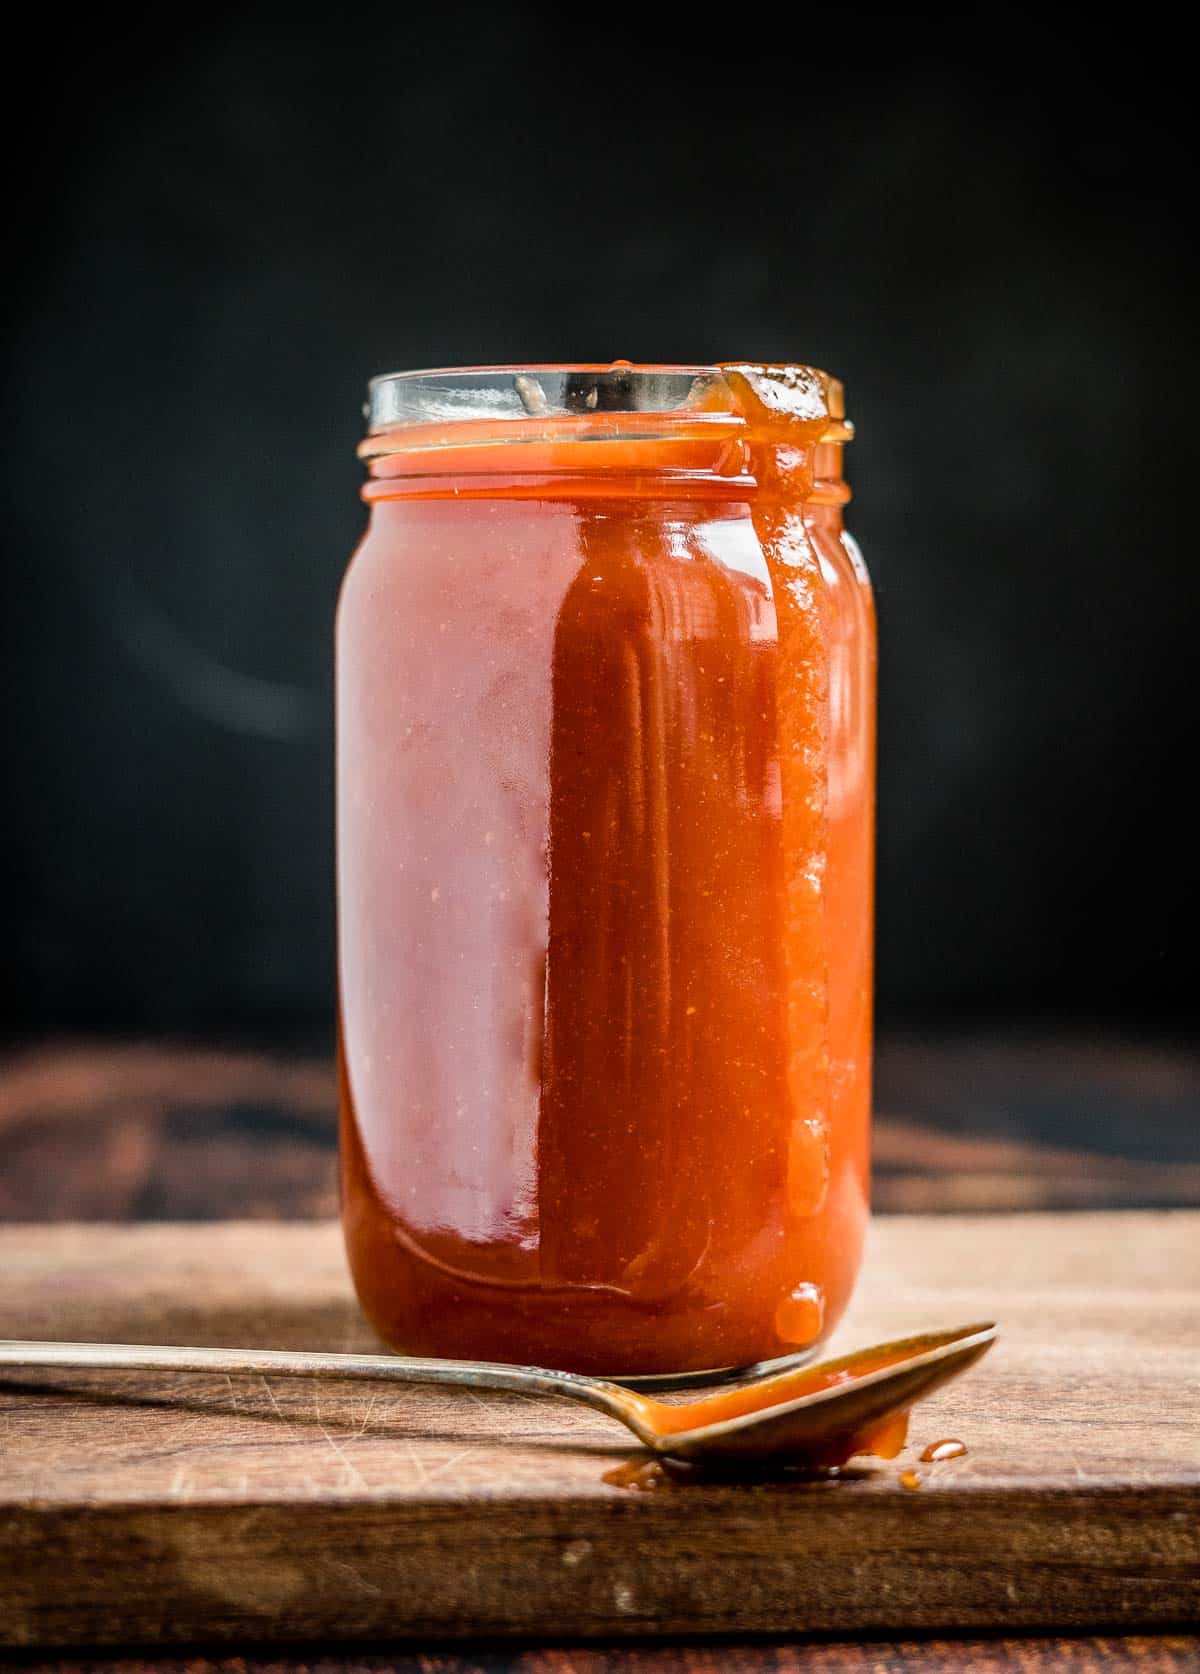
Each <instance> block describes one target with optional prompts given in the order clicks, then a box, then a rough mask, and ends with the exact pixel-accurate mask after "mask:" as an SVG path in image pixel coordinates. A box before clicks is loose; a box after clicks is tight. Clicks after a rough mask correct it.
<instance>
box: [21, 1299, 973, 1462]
mask: <svg viewBox="0 0 1200 1674" xmlns="http://www.w3.org/2000/svg"><path fill="white" fill-rule="evenodd" d="M995 1337H996V1327H995V1326H994V1325H969V1326H966V1327H964V1328H963V1329H961V1330H958V1331H936V1332H930V1333H927V1334H925V1335H924V1336H920V1337H906V1338H903V1339H901V1340H899V1341H897V1342H894V1343H881V1344H878V1345H877V1346H876V1347H874V1348H868V1349H860V1350H859V1351H858V1352H857V1353H856V1354H847V1355H843V1356H841V1358H840V1359H836V1360H827V1361H824V1362H823V1363H822V1364H821V1365H819V1366H809V1365H805V1366H801V1367H796V1368H793V1369H792V1370H790V1371H784V1372H775V1373H772V1374H771V1375H770V1376H767V1377H759V1378H755V1379H753V1380H752V1381H750V1382H748V1383H742V1384H739V1385H737V1386H735V1387H733V1388H731V1389H724V1390H722V1391H721V1392H719V1393H717V1394H713V1395H707V1396H702V1397H701V1398H700V1399H698V1400H696V1401H693V1402H689V1403H686V1404H681V1405H674V1404H671V1403H669V1402H666V1401H657V1400H654V1399H653V1398H652V1397H650V1396H648V1395H640V1394H637V1393H635V1392H634V1391H633V1390H631V1389H623V1388H622V1387H621V1386H620V1385H619V1384H616V1383H609V1382H607V1381H605V1380H604V1379H600V1378H586V1377H580V1376H578V1375H577V1374H576V1373H574V1372H551V1371H545V1370H543V1369H542V1368H540V1367H537V1366H502V1365H492V1364H490V1363H488V1362H486V1361H473V1360H413V1359H409V1358H406V1357H403V1356H400V1355H386V1354H321V1353H312V1352H307V1351H293V1350H290V1349H226V1348H169V1347H158V1346H149V1345H141V1344H137V1343H35V1342H16V1341H7V1340H0V1369H2V1368H3V1367H5V1366H11V1367H15V1368H19V1369H20V1370H22V1371H27V1370H30V1369H31V1368H34V1367H39V1368H41V1367H56V1368H70V1369H73V1370H78V1371H102V1370H113V1371H127V1372H222V1373H227V1374H229V1375H231V1376H232V1375H233V1374H235V1373H242V1372H260V1373H261V1372H272V1373H274V1374H275V1375H276V1376H283V1377H322V1378H373V1379H380V1380H382V1381H385V1382H392V1383H447V1384H459V1385H461V1386H463V1387H465V1388H468V1389H512V1390H516V1391H518V1392H519V1393H520V1394H523V1395H565V1396H566V1397H567V1399H568V1400H572V1401H582V1402H583V1404H584V1405H585V1406H588V1407H594V1408H596V1409H597V1411H599V1412H603V1413H606V1414H607V1415H608V1417H609V1418H615V1419H617V1420H618V1422H620V1423H621V1424H624V1425H625V1426H626V1427H627V1428H628V1429H630V1430H632V1431H633V1433H634V1435H635V1436H636V1437H637V1439H638V1440H639V1441H640V1442H641V1443H642V1444H643V1446H645V1447H648V1448H650V1449H651V1451H652V1452H654V1453H657V1454H659V1455H666V1456H668V1457H670V1458H674V1459H687V1460H706V1461H707V1460H712V1461H717V1460H722V1461H742V1462H746V1463H752V1462H753V1463H758V1464H762V1463H764V1462H767V1461H774V1462H778V1463H786V1462H787V1461H789V1460H796V1461H801V1462H803V1461H805V1460H812V1459H821V1460H826V1459H827V1458H828V1456H829V1453H830V1449H831V1448H832V1449H833V1450H834V1451H835V1452H836V1451H838V1449H839V1446H840V1448H841V1454H842V1457H843V1458H845V1457H849V1454H850V1453H852V1452H857V1451H859V1449H858V1447H856V1446H854V1445H852V1444H853V1443H854V1442H856V1441H857V1440H859V1439H860V1438H866V1437H869V1436H870V1434H871V1433H872V1432H873V1431H875V1430H877V1429H878V1428H879V1427H880V1426H881V1425H883V1424H885V1423H886V1421H887V1420H888V1419H889V1418H894V1417H896V1416H897V1415H898V1414H901V1413H906V1412H907V1411H908V1409H909V1408H910V1407H911V1406H912V1405H913V1403H914V1402H915V1401H919V1400H921V1399H922V1397H923V1396H926V1395H928V1394H930V1393H931V1392H932V1391H933V1390H934V1389H936V1388H938V1387H939V1385H941V1384H943V1383H946V1382H947V1381H948V1380H949V1379H950V1378H952V1377H956V1376H957V1375H958V1373H959V1372H963V1371H965V1370H966V1368H967V1367H968V1366H969V1365H971V1363H972V1362H973V1361H975V1360H978V1359H979V1357H980V1355H981V1354H984V1353H985V1352H986V1351H987V1349H989V1348H990V1347H991V1345H992V1343H993V1342H994V1341H995ZM747 1408H749V1409H750V1410H747ZM722 1409H724V1410H722ZM731 1409H732V1410H731ZM689 1419H690V1420H691V1422H689ZM847 1450H848V1451H847Z"/></svg>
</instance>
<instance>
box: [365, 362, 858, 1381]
mask: <svg viewBox="0 0 1200 1674" xmlns="http://www.w3.org/2000/svg"><path fill="white" fill-rule="evenodd" d="M368 417H369V434H368V437H367V440H366V441H365V443H364V444H363V446H362V448H361V450H360V451H361V453H362V456H363V457H364V459H365V460H366V462H367V466H368V469H369V481H368V482H367V484H366V486H365V488H364V497H365V499H366V501H367V502H368V504H369V506H370V522H369V526H368V528H367V532H366V535H365V538H364V540H363V542H362V545H361V546H360V547H359V550H358V552H357V554H356V555H355V557H354V560H353V562H352V564H351V566H350V569H349V572H348V574H347V577H346V581H345V584H344V587H343V590H342V596H341V601H340V605H339V610H338V627H337V703H338V723H337V748H338V816H337V817H338V895H339V977H340V1005H341V1018H340V1023H341V1056H342V1115H341V1120H342V1191H343V1221H344V1227H345V1235H346V1244H347V1249H348V1251H349V1258H350V1265H351V1269H352V1272H353V1275H354V1280H355V1284H356V1286H357V1289H358V1294H359V1297H360V1299H361V1302H362V1305H363V1307H364V1309H365V1311H366V1313H367V1314H368V1316H369V1317H370V1319H371V1320H372V1322H373V1323H374V1325H375V1326H376V1328H377V1329H378V1330H379V1331H380V1333H381V1334H382V1335H383V1336H384V1337H385V1338H386V1339H387V1341H388V1342H389V1343H391V1344H393V1345H394V1346H395V1347H396V1348H398V1349H401V1350H405V1351H408V1352H411V1353H416V1354H424V1355H440V1356H463V1357H468V1358H472V1359H485V1360H499V1361H516V1362H526V1363H536V1364H542V1365H546V1366H554V1367H562V1368H566V1369H569V1370H574V1371H579V1372H592V1373H602V1374H608V1375H612V1376H623V1375H625V1376H631V1375H636V1376H645V1375H667V1374H680V1373H685V1372H690V1371H697V1370H702V1369H713V1370H716V1369H723V1368H729V1367H736V1366H741V1365H745V1364H748V1363H750V1362H755V1361H758V1360H761V1359H765V1358H769V1357H774V1356H778V1355H783V1354H790V1353H795V1352H797V1351H798V1350H802V1349H804V1348H806V1347H808V1346H810V1345H812V1344H814V1343H816V1342H817V1341H819V1340H820V1339H821V1338H822V1337H823V1336H824V1335H825V1334H826V1333H827V1332H828V1331H829V1330H830V1329H831V1327H832V1326H833V1324H834V1322H835V1321H836V1320H837V1318H838V1316H839V1315H840V1314H841V1312H842V1311H843V1309H844V1308H845V1306H846V1302H847V1300H848V1298H849V1296H850V1292H851V1289H852V1286H853V1283H854V1279H855V1276H856V1273H857V1269H858V1265H859V1260H860V1255H861V1250H862V1243H863V1236H864V1231H865V1225H866V1218H867V1191H868V1121H869V1098H870V1093H869V1074H870V1033H871V937H872V930H871V921H872V865H873V862H872V843H873V801H874V673H875V649H874V617H873V609H872V603H871V595H870V589H869V584H868V580H867V576H866V571H865V569H864V567H863V564H862V560H861V558H860V556H859V554H858V551H857V548H856V547H855V545H854V543H853V541H852V540H851V538H850V537H849V536H848V535H847V534H846V533H845V532H844V530H843V528H842V506H843V504H844V503H845V501H846V500H847V498H848V492H847V490H846V487H845V485H844V483H843V481H842V477H841V453H842V445H843V443H844V442H845V441H846V440H847V439H848V438H849V436H850V434H851V431H850V427H849V426H848V425H847V424H846V422H845V420H844V416H843V407H842V401H841V388H840V386H839V385H838V384H837V383H836V382H835V381H834V380H833V379H831V378H828V377H827V376H825V375H824V374H823V373H820V372H815V371H812V370H810V369H808V368H805V367H795V366H793V367H778V366H776V367H769V366H746V365H735V366H725V367H670V366H667V367H663V366H631V365H629V364H627V363H622V362H617V363H615V364H614V365H610V366H569V367H563V366H555V367H529V368H524V369H522V368H516V367H507V368H501V369H485V370H465V371H464V370H460V371H446V372H419V373H401V374H398V375H395V376H391V377H385V378H379V379H376V380H375V381H374V382H373V384H372V386H371V398H370V405H369V409H368Z"/></svg>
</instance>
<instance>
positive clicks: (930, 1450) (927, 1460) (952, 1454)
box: [921, 1437, 967, 1465]
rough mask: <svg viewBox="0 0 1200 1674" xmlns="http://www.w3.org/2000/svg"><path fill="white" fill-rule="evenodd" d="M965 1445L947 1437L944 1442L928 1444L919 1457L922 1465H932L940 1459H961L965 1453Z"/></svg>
mask: <svg viewBox="0 0 1200 1674" xmlns="http://www.w3.org/2000/svg"><path fill="white" fill-rule="evenodd" d="M966 1451H967V1449H966V1444H965V1443H964V1442H960V1441H955V1440H954V1439H953V1438H952V1437H948V1438H947V1439H946V1440H945V1441H936V1442H930V1444H929V1446H928V1447H927V1448H926V1449H925V1451H924V1453H922V1455H921V1460H922V1463H923V1464H926V1465H932V1464H934V1463H936V1462H937V1461H938V1460H940V1459H961V1458H962V1457H963V1455H964V1454H965V1453H966Z"/></svg>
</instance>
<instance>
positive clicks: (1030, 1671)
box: [14, 1634, 1200, 1674]
mask: <svg viewBox="0 0 1200 1674" xmlns="http://www.w3.org/2000/svg"><path fill="white" fill-rule="evenodd" d="M14 1666H16V1665H14ZM20 1667H21V1668H22V1669H23V1670H24V1674H965V1671H968V1670H969V1671H970V1674H1125V1671H1126V1670H1133V1671H1136V1674H1185V1671H1186V1674H1194V1670H1195V1669H1196V1668H1197V1667H1200V1639H1197V1638H1196V1637H1195V1636H1194V1635H1183V1634H1157V1635H1155V1636H1153V1637H1148V1636H1145V1635H1133V1634H1131V1635H1128V1636H1122V1637H1121V1638H1113V1637H1112V1636H1109V1635H1089V1636H1086V1637H1078V1638H1070V1639H1068V1638H1058V1639H1051V1640H1045V1639H1037V1640H1031V1639H956V1640H950V1641H948V1640H936V1639H935V1640H928V1639H925V1640H913V1639H909V1640H892V1641H884V1640H874V1641H870V1642H867V1643H858V1644H849V1643H844V1642H843V1643H840V1644H839V1643H833V1644H829V1643H821V1642H819V1641H818V1642H812V1641H809V1642H808V1643H806V1644H803V1645H780V1644H763V1643H761V1642H760V1643H758V1644H740V1645H739V1644H736V1643H729V1642H723V1643H720V1644H715V1645H711V1644H710V1645H698V1644H690V1645H674V1646H664V1647H659V1646H644V1645H643V1646H637V1647H624V1646H621V1647H616V1646H613V1647H602V1646H593V1645H589V1646H569V1647H564V1648H559V1649H525V1650H508V1651H504V1650H482V1649H481V1650H471V1649H465V1650H451V1649H449V1648H447V1647H442V1648H440V1649H438V1650H431V1651H413V1652H407V1653H406V1652H403V1651H400V1652H383V1653H380V1652H370V1651H357V1652H348V1653H347V1652H342V1653H338V1652H336V1651H330V1650H329V1649H328V1648H325V1649H321V1648H318V1649H313V1650H302V1651H295V1652H293V1653H292V1654H291V1655H289V1656H288V1657H287V1658H286V1660H281V1659H280V1657H279V1656H278V1655H277V1654H275V1655H273V1654H270V1653H265V1654H262V1655H258V1656H253V1655H251V1656H245V1657H243V1656H236V1657H206V1656H205V1657H201V1656H188V1657H186V1658H184V1657H169V1658H166V1659H164V1658H162V1657H159V1656H156V1657H155V1659H154V1661H153V1663H150V1662H147V1661H146V1660H144V1659H143V1658H140V1657H134V1656H122V1657H90V1656H89V1657H86V1658H83V1659H80V1658H77V1657H71V1658H69V1659H68V1658H64V1657H56V1658H54V1659H53V1660H52V1661H43V1660H39V1661H37V1662H29V1661H26V1660H24V1659H23V1660H22V1662H21V1664H20Z"/></svg>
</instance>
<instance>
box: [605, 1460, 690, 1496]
mask: <svg viewBox="0 0 1200 1674" xmlns="http://www.w3.org/2000/svg"><path fill="white" fill-rule="evenodd" d="M600 1480H601V1481H602V1482H607V1483H608V1485H609V1486H610V1487H611V1488H629V1489H631V1490H632V1491H633V1492H634V1493H635V1494H652V1493H654V1492H655V1491H656V1490H657V1489H659V1488H670V1487H671V1486H672V1483H671V1478H670V1477H669V1476H668V1475H667V1473H666V1471H664V1470H663V1468H662V1466H661V1465H660V1464H659V1462H658V1460H657V1459H628V1460H626V1462H625V1463H624V1464H623V1465H617V1466H616V1467H615V1468H614V1469H613V1470H611V1471H605V1473H604V1475H603V1476H602V1477H601V1479H600Z"/></svg>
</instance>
